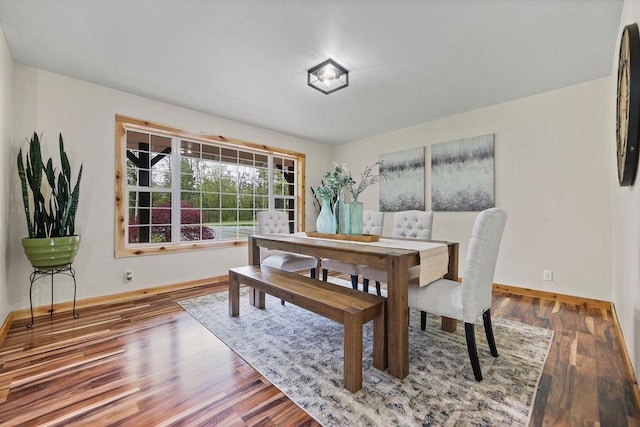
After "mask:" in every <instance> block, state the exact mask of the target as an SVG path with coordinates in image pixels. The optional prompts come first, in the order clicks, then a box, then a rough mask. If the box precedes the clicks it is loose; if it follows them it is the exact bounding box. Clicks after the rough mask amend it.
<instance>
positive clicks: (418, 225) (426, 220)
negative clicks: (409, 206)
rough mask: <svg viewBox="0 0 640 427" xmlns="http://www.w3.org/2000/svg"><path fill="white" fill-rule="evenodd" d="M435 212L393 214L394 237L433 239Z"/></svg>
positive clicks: (392, 234)
mask: <svg viewBox="0 0 640 427" xmlns="http://www.w3.org/2000/svg"><path fill="white" fill-rule="evenodd" d="M432 229H433V212H425V211H402V212H396V213H395V214H393V230H392V231H391V236H392V237H410V238H413V239H427V240H429V239H431V231H432Z"/></svg>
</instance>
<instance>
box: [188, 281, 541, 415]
mask: <svg viewBox="0 0 640 427" xmlns="http://www.w3.org/2000/svg"><path fill="white" fill-rule="evenodd" d="M241 292H242V294H241V296H242V298H241V303H240V316H239V317H236V318H231V317H229V315H228V302H227V298H228V293H227V292H220V293H216V294H211V295H206V296H202V297H198V298H192V299H188V300H184V301H181V302H180V305H181V306H182V307H183V308H184V309H185V310H187V311H188V312H189V313H190V314H191V315H192V316H193V317H194V318H195V319H197V320H198V321H199V322H200V323H202V324H203V325H204V326H205V327H206V328H207V329H209V330H210V331H211V332H212V333H214V334H215V335H216V336H217V337H219V338H220V339H221V340H222V341H224V342H225V343H226V344H227V345H228V346H229V347H230V348H231V349H233V350H234V351H235V352H236V353H237V354H238V355H240V356H241V357H242V358H243V359H244V360H246V361H247V362H248V363H250V364H251V365H252V366H253V367H254V368H255V369H257V370H258V371H259V372H260V373H261V374H262V375H264V376H265V377H266V378H267V379H268V380H269V381H271V382H272V383H273V384H274V385H275V386H277V387H278V388H279V389H280V390H282V391H283V392H284V393H285V394H286V395H287V396H289V398H290V399H291V400H293V401H294V402H295V403H296V404H297V405H299V406H300V407H301V408H303V409H304V410H305V411H306V412H307V413H309V414H310V415H311V416H312V417H313V418H315V419H316V420H317V421H318V422H320V423H321V424H323V425H325V426H369V425H370V426H391V425H402V426H414V425H415V426H432V425H433V426H466V425H474V426H479V425H481V426H486V425H500V426H502V425H527V424H528V423H529V418H530V414H531V408H532V406H533V402H534V398H535V394H536V389H537V385H538V382H539V379H540V375H541V373H542V369H543V367H544V363H545V361H546V358H547V355H548V353H549V347H550V344H551V341H552V337H553V331H551V330H548V329H541V328H537V327H532V326H529V325H525V324H522V323H516V322H511V321H507V320H503V319H494V322H493V323H494V327H493V329H494V334H495V339H496V345H497V347H498V353H499V354H500V356H499V357H498V358H493V357H491V354H490V353H489V349H488V346H487V344H486V339H485V337H484V330H483V328H482V326H480V325H477V326H476V341H477V343H478V356H479V358H480V366H481V368H482V374H483V376H484V381H482V382H476V381H475V380H474V378H473V372H472V370H471V364H470V362H469V356H468V353H467V347H466V342H465V338H464V327H463V326H462V325H460V324H459V325H458V330H457V332H456V333H455V334H450V333H447V332H442V331H441V330H440V329H439V322H440V318H439V317H437V316H428V319H429V323H428V325H427V330H426V331H421V330H420V315H419V313H418V312H414V310H411V322H410V330H409V346H410V361H409V365H410V372H409V375H408V376H407V377H406V378H405V379H404V380H399V379H396V378H394V377H392V376H391V375H389V374H388V372H386V371H385V372H381V371H379V370H377V369H375V368H374V367H373V366H372V351H373V350H372V322H369V323H368V324H366V325H365V329H364V360H363V385H362V389H361V390H360V391H359V392H358V393H356V394H352V393H350V392H349V391H347V390H345V389H344V388H343V387H342V337H343V330H342V325H340V324H338V323H335V322H333V321H330V320H327V319H325V318H323V317H321V316H319V315H316V314H314V313H310V312H308V311H305V310H303V309H300V308H298V307H296V306H294V305H292V304H287V305H285V306H282V305H280V301H279V300H277V299H275V298H273V297H270V296H268V295H267V302H266V310H259V309H256V308H254V307H251V306H250V305H249V303H248V296H247V295H246V289H244V288H243V289H241Z"/></svg>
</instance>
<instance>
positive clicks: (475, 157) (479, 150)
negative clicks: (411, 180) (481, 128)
mask: <svg viewBox="0 0 640 427" xmlns="http://www.w3.org/2000/svg"><path fill="white" fill-rule="evenodd" d="M493 158H494V152H493V134H490V135H482V136H474V137H472V138H466V139H460V140H458V141H449V142H443V143H440V144H434V145H432V146H431V209H432V210H433V211H481V210H484V209H488V208H492V207H494V206H495V201H494V171H493Z"/></svg>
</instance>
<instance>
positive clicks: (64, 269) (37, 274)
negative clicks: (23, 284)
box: [27, 264, 80, 329]
mask: <svg viewBox="0 0 640 427" xmlns="http://www.w3.org/2000/svg"><path fill="white" fill-rule="evenodd" d="M56 274H65V275H67V276H69V277H71V278H72V279H73V311H72V313H73V318H74V319H77V318H78V317H80V314H78V312H77V311H76V272H75V270H74V269H73V267H72V266H71V264H67V265H63V266H60V267H53V268H51V269H47V270H41V269H38V268H37V267H36V268H34V269H33V273H31V275H30V276H29V280H30V281H31V285H30V286H29V304H30V305H31V322H30V323H29V324H28V325H27V329H31V327H32V326H33V296H32V294H33V292H32V291H33V284H34V282H35V281H36V280H38V279H41V278H43V277H46V276H51V308H49V315H50V316H53V276H54V275H56Z"/></svg>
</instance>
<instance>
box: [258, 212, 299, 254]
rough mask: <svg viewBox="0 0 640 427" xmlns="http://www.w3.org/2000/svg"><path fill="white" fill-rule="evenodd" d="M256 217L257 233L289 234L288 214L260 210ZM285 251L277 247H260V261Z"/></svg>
mask: <svg viewBox="0 0 640 427" xmlns="http://www.w3.org/2000/svg"><path fill="white" fill-rule="evenodd" d="M256 216H257V219H258V229H257V230H256V232H257V233H258V234H289V233H291V229H290V226H289V214H287V213H286V212H283V211H260V212H258V214H257V215H256ZM283 253H285V252H283V251H279V250H277V249H266V248H260V261H261V262H262V261H263V260H264V259H265V258H267V257H269V256H273V255H278V254H283Z"/></svg>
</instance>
